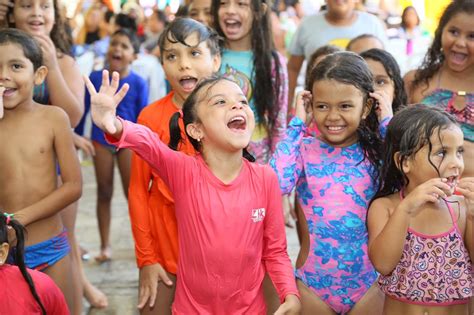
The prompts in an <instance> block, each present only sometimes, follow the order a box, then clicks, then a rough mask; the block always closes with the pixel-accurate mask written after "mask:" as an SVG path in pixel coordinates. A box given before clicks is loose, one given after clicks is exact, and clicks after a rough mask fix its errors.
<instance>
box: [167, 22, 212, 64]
mask: <svg viewBox="0 0 474 315" xmlns="http://www.w3.org/2000/svg"><path fill="white" fill-rule="evenodd" d="M194 33H197V34H198V37H199V44H200V43H202V42H206V44H207V47H209V50H210V51H211V55H212V56H216V55H220V45H219V40H220V37H219V35H217V33H216V32H215V31H214V30H213V29H212V28H210V27H208V26H206V25H204V24H201V23H199V22H198V21H195V20H193V19H190V18H176V19H175V20H173V22H171V23H170V24H168V26H166V28H165V29H164V31H163V32H162V33H161V35H160V38H159V40H158V47H160V54H161V57H160V60H161V63H163V61H164V59H163V54H164V52H165V51H166V43H167V42H170V43H173V44H175V43H180V44H183V45H184V46H187V47H191V46H190V45H189V44H188V43H186V40H187V39H188V37H189V36H191V35H192V34H194ZM199 44H198V45H199Z"/></svg>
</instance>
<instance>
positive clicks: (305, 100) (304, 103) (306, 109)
mask: <svg viewBox="0 0 474 315" xmlns="http://www.w3.org/2000/svg"><path fill="white" fill-rule="evenodd" d="M312 102H313V96H312V95H311V92H310V91H306V90H303V91H301V92H299V93H298V94H297V95H296V101H295V108H296V110H295V115H296V117H298V118H299V119H301V120H302V121H304V122H305V124H308V123H309V122H310V121H311V119H312V115H310V113H311V104H312ZM308 118H309V119H308Z"/></svg>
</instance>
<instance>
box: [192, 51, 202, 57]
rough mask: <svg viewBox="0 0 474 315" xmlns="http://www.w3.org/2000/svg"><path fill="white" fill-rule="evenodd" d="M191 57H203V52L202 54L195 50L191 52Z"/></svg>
mask: <svg viewBox="0 0 474 315" xmlns="http://www.w3.org/2000/svg"><path fill="white" fill-rule="evenodd" d="M191 55H192V56H193V57H199V56H200V55H201V52H200V51H199V50H193V51H192V52H191Z"/></svg>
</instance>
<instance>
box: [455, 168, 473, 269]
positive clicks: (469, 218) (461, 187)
mask: <svg viewBox="0 0 474 315" xmlns="http://www.w3.org/2000/svg"><path fill="white" fill-rule="evenodd" d="M456 190H457V191H459V192H460V193H461V194H462V195H463V196H464V202H465V205H466V230H465V233H464V243H465V244H466V248H467V251H468V252H469V256H470V257H471V261H472V262H474V177H464V178H461V180H460V181H459V183H458V186H457V187H456Z"/></svg>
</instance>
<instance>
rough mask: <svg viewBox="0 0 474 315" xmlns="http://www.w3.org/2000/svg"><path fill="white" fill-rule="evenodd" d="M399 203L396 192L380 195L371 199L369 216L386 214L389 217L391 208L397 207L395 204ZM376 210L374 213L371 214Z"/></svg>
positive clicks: (391, 211)
mask: <svg viewBox="0 0 474 315" xmlns="http://www.w3.org/2000/svg"><path fill="white" fill-rule="evenodd" d="M399 203H400V197H399V196H398V193H395V194H391V195H388V196H385V197H380V198H377V199H375V200H374V201H372V203H371V205H370V208H369V216H371V215H372V216H374V215H376V216H377V217H378V216H381V215H383V216H386V217H387V218H389V217H390V216H391V215H392V213H393V210H394V209H395V208H396V207H397V205H398V204H399ZM374 212H376V214H371V213H374Z"/></svg>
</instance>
